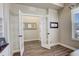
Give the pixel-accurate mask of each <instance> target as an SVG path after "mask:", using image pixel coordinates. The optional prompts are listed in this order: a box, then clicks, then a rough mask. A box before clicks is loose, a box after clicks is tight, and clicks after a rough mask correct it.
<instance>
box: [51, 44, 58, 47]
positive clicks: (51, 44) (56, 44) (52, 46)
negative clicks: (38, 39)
mask: <svg viewBox="0 0 79 59" xmlns="http://www.w3.org/2000/svg"><path fill="white" fill-rule="evenodd" d="M58 44H59V43H56V44H51V47H53V46H55V45H58Z"/></svg>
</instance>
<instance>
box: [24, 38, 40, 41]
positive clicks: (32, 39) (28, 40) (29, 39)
mask: <svg viewBox="0 0 79 59" xmlns="http://www.w3.org/2000/svg"><path fill="white" fill-rule="evenodd" d="M34 40H40V39H28V40H24V42H27V41H34Z"/></svg>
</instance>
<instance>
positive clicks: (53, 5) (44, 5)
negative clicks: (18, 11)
mask: <svg viewBox="0 0 79 59" xmlns="http://www.w3.org/2000/svg"><path fill="white" fill-rule="evenodd" d="M19 4H20V5H27V6H33V7H38V8H45V9H47V8H54V9H60V8H62V7H64V3H19Z"/></svg>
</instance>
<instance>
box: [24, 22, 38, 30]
mask: <svg viewBox="0 0 79 59" xmlns="http://www.w3.org/2000/svg"><path fill="white" fill-rule="evenodd" d="M36 29H37V24H36V23H24V30H36Z"/></svg>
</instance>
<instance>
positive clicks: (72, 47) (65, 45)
mask: <svg viewBox="0 0 79 59" xmlns="http://www.w3.org/2000/svg"><path fill="white" fill-rule="evenodd" d="M59 45H62V46H64V47H67V48H69V49H72V50H76V48H74V47H71V46H69V45H66V44H63V43H59Z"/></svg>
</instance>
